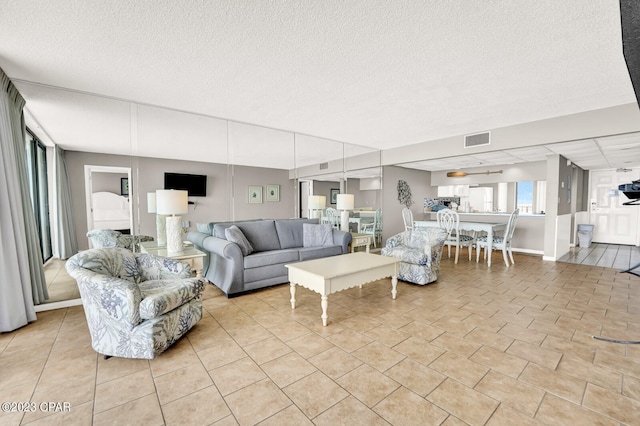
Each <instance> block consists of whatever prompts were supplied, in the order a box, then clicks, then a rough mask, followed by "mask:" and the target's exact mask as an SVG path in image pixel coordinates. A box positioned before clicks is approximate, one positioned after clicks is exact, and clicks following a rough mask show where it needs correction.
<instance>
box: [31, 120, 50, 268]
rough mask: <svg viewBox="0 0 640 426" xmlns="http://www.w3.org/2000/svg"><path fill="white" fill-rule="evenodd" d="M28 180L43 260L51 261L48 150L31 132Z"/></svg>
mask: <svg viewBox="0 0 640 426" xmlns="http://www.w3.org/2000/svg"><path fill="white" fill-rule="evenodd" d="M25 150H26V154H27V155H26V157H27V179H28V180H29V192H30V195H31V207H32V208H33V212H34V215H35V219H36V228H37V229H38V234H39V237H40V251H41V253H42V260H43V261H45V262H46V261H47V260H49V259H50V258H51V257H52V255H53V253H52V249H51V227H50V225H49V194H48V185H47V150H46V147H45V146H44V144H43V143H42V142H40V140H39V139H38V138H37V137H35V136H34V135H33V134H32V133H31V132H30V131H29V130H27V135H26V145H25Z"/></svg>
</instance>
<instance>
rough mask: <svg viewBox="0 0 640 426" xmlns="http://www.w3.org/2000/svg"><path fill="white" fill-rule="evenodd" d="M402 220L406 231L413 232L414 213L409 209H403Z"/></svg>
mask: <svg viewBox="0 0 640 426" xmlns="http://www.w3.org/2000/svg"><path fill="white" fill-rule="evenodd" d="M402 220H403V222H404V230H405V231H411V230H412V229H413V212H412V211H411V210H410V209H408V208H406V207H405V208H403V209H402Z"/></svg>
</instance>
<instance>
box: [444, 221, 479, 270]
mask: <svg viewBox="0 0 640 426" xmlns="http://www.w3.org/2000/svg"><path fill="white" fill-rule="evenodd" d="M436 219H437V220H438V225H439V226H440V227H441V228H444V229H446V231H447V234H448V236H447V239H446V241H445V242H444V243H445V245H446V246H447V254H448V256H449V257H451V246H455V248H456V257H455V261H454V263H458V257H459V252H460V247H468V248H469V260H471V253H472V251H473V244H474V242H475V232H474V233H472V235H466V234H461V233H460V216H459V215H458V212H456V211H454V210H451V209H442V210H438V213H436Z"/></svg>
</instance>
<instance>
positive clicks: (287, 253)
mask: <svg viewBox="0 0 640 426" xmlns="http://www.w3.org/2000/svg"><path fill="white" fill-rule="evenodd" d="M297 261H298V250H294V249H286V250H272V251H263V252H259V253H253V254H251V255H249V256H247V257H245V258H244V269H251V268H259V267H262V266H266V265H275V264H278V263H291V262H297Z"/></svg>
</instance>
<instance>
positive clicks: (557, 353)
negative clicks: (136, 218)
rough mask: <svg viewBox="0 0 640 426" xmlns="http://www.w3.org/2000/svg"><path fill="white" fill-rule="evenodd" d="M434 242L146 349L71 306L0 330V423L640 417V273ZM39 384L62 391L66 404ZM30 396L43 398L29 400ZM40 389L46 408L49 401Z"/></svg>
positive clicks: (273, 292)
mask: <svg viewBox="0 0 640 426" xmlns="http://www.w3.org/2000/svg"><path fill="white" fill-rule="evenodd" d="M494 256H495V258H494V263H493V265H492V266H491V268H488V267H487V266H486V264H483V263H480V264H476V263H475V262H467V261H466V260H464V259H465V257H464V256H461V258H460V259H461V260H460V262H459V263H458V264H457V265H455V264H454V263H453V258H451V259H449V258H446V257H445V258H444V259H443V261H442V265H441V277H440V279H439V280H438V282H437V283H434V284H431V285H427V286H416V285H411V284H407V283H402V282H400V283H399V286H398V298H397V299H396V300H392V299H391V296H390V281H389V280H388V279H386V280H381V281H378V282H374V283H370V284H367V285H365V286H364V287H363V288H362V289H358V288H355V289H351V290H347V291H344V292H341V293H337V294H334V295H331V296H330V298H329V299H330V304H329V325H328V326H327V327H322V323H321V320H320V312H321V309H320V298H319V296H318V295H317V294H314V293H312V292H310V291H307V290H305V289H303V288H298V291H297V294H296V297H297V308H296V309H295V310H293V311H292V310H291V306H290V304H289V297H290V296H289V288H288V285H281V286H277V287H272V288H270V289H266V290H263V291H258V292H255V293H252V294H248V295H245V296H241V297H237V298H233V299H226V298H225V297H224V296H223V295H222V294H221V293H220V292H219V291H218V290H217V289H216V288H215V287H213V286H210V285H209V286H207V290H206V294H205V300H204V303H203V305H204V308H205V309H204V318H203V319H202V321H200V322H199V323H198V325H197V326H196V327H195V328H193V329H192V330H191V331H190V332H189V333H188V335H187V336H186V337H185V338H183V339H181V340H180V341H179V342H178V343H177V344H175V345H174V346H173V347H172V348H170V349H169V350H168V351H166V352H165V353H164V354H162V355H161V356H160V357H158V358H156V359H154V360H152V361H146V360H130V359H120V358H111V359H109V360H104V359H103V358H102V357H101V356H99V355H98V354H96V353H95V352H94V351H93V350H92V349H91V344H90V338H89V333H88V330H87V325H86V320H85V318H84V313H83V311H82V307H80V306H77V307H72V308H66V309H59V310H54V311H47V312H41V313H39V314H38V320H37V321H36V322H34V323H32V324H29V325H27V326H25V327H23V328H22V329H19V330H17V331H15V332H12V333H4V334H0V401H2V402H5V401H13V402H30V401H32V402H35V403H36V407H37V409H36V411H35V412H29V413H18V412H14V413H6V412H0V424H3V425H5V424H6V425H13V424H15V425H17V424H33V425H37V424H65V425H67V424H80V425H88V424H95V425H103V424H135V425H139V424H144V425H154V424H156V425H162V424H167V425H172V424H189V425H196V424H215V425H236V424H241V425H252V424H262V425H286V424H290V425H305V424H309V425H311V424H316V425H338V424H349V425H360V424H366V425H376V424H380V425H384V424H394V425H418V424H420V425H426V424H434V425H440V424H442V425H447V426H450V425H462V424H472V425H513V424H523V425H533V424H549V425H591V424H599V425H621V424H628V425H632V424H640V345H621V344H614V343H606V342H601V341H598V340H594V339H593V338H592V335H599V336H600V335H602V336H607V337H612V338H618V339H628V340H640V315H639V314H640V278H638V277H636V276H633V275H631V274H621V273H619V272H618V271H617V270H614V269H608V268H603V267H594V266H585V265H576V264H569V263H560V262H558V263H553V262H543V261H542V260H541V259H540V257H535V256H525V255H518V254H516V256H515V257H516V264H515V266H512V267H510V268H506V267H505V266H504V264H503V263H502V262H501V253H500V252H497V253H494ZM42 402H59V403H64V402H66V403H68V404H69V406H70V407H71V408H70V411H63V412H56V408H58V409H64V406H58V407H56V406H55V405H54V406H49V405H43V406H41V405H40V404H41V403H42ZM42 407H44V408H46V410H44V409H41V408H42ZM49 407H51V408H49Z"/></svg>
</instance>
